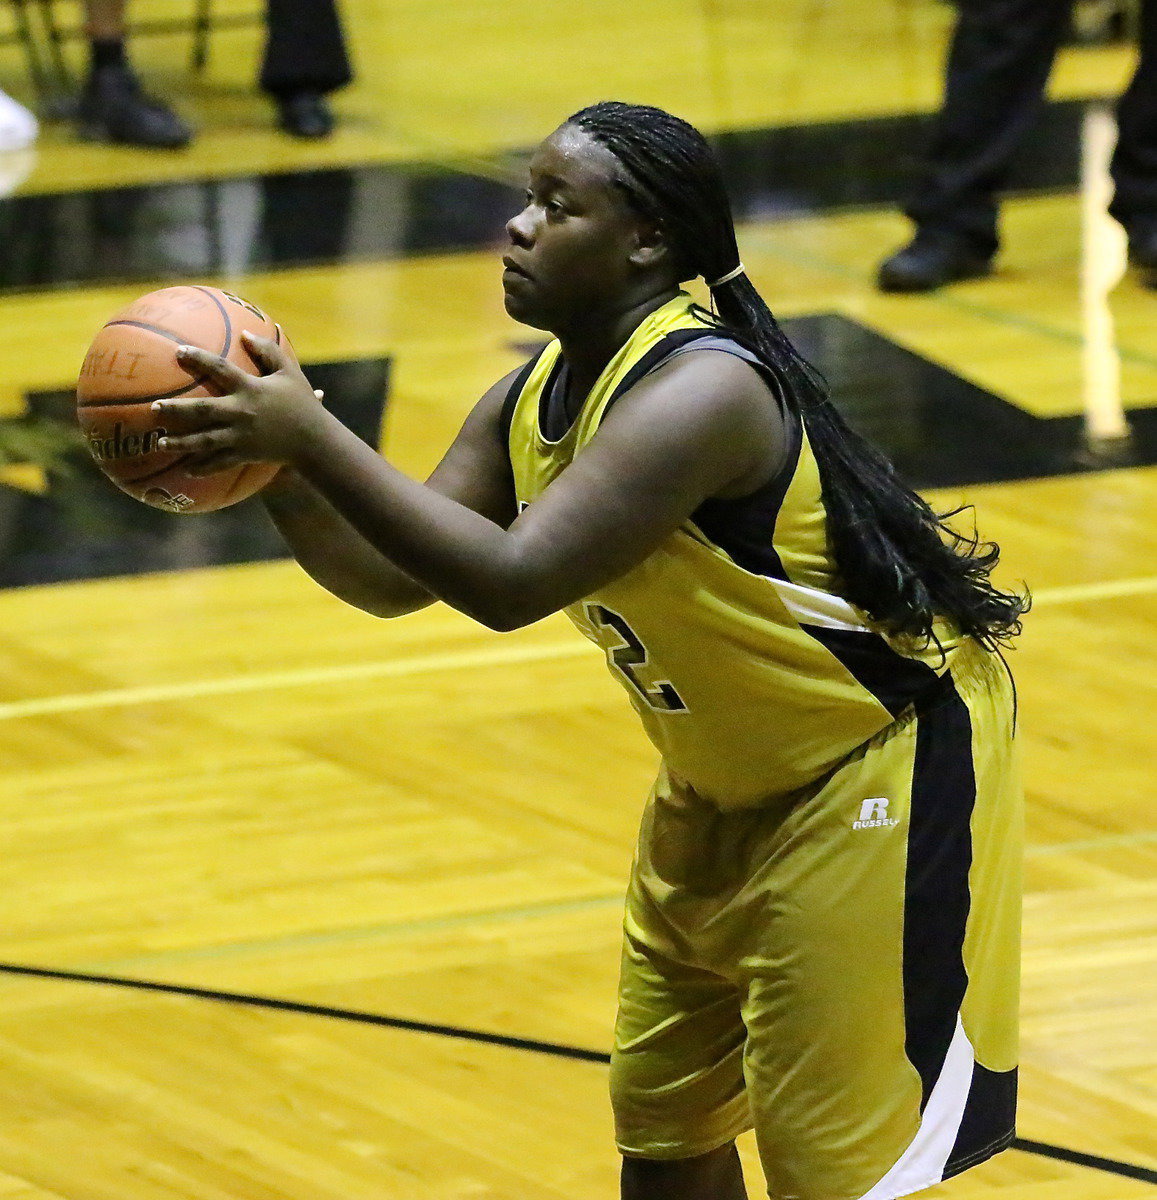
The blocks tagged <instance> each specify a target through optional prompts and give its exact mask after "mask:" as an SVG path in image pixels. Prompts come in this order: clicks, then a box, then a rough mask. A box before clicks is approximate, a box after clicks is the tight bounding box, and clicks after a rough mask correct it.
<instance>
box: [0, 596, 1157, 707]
mask: <svg viewBox="0 0 1157 1200" xmlns="http://www.w3.org/2000/svg"><path fill="white" fill-rule="evenodd" d="M1150 592H1157V575H1150V576H1145V577H1143V578H1138V579H1117V580H1111V581H1107V582H1104V583H1078V584H1073V585H1072V586H1070V587H1056V588H1042V589H1041V590H1040V591H1039V592H1035V593H1034V594H1033V604H1034V605H1035V606H1037V607H1046V608H1047V607H1050V606H1053V605H1060V604H1078V603H1083V602H1085V601H1089V600H1107V599H1117V598H1122V597H1126V596H1138V595H1144V594H1147V593H1150ZM592 653H596V651H594V650H593V648H592V647H591V645H590V644H589V643H588V642H586V641H584V640H582V639H580V638H576V639H574V640H573V641H572V640H568V641H566V642H548V643H545V644H543V645H536V646H517V647H511V646H494V647H491V648H484V649H480V650H463V651H458V652H455V653H450V654H424V655H416V656H412V657H409V658H400V659H388V660H384V661H380V662H368V663H349V664H347V665H345V666H340V667H312V668H302V669H299V670H294V671H270V672H265V673H255V674H251V675H231V676H225V677H223V678H219V679H199V680H193V681H191V682H189V683H167V684H157V685H155V686H152V687H135V688H107V689H104V690H101V691H93V692H72V693H64V694H62V695H58V696H41V697H37V698H34V699H29V700H10V701H8V702H6V703H3V704H0V721H15V720H19V719H21V718H26V717H45V716H54V715H57V714H62V713H70V712H84V711H87V710H91V709H99V708H128V707H132V706H134V705H139V704H168V703H172V702H174V701H181V700H201V699H206V698H209V697H213V696H236V695H242V694H244V693H246V692H263V691H272V690H276V689H280V688H295V687H311V686H316V685H322V684H334V683H345V682H349V681H352V680H361V679H397V678H402V677H405V676H412V675H423V674H428V673H433V672H436V671H469V670H477V669H484V668H487V667H504V666H514V665H517V664H519V663H543V662H559V661H564V660H566V659H569V658H581V657H582V656H583V655H587V654H592Z"/></svg>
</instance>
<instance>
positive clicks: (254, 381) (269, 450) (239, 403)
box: [153, 332, 325, 475]
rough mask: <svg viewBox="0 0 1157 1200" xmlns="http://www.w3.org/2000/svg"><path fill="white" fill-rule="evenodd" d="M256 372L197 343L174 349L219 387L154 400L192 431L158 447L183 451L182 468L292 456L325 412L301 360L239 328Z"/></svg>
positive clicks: (206, 470) (203, 469) (201, 469)
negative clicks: (218, 393) (217, 393)
mask: <svg viewBox="0 0 1157 1200" xmlns="http://www.w3.org/2000/svg"><path fill="white" fill-rule="evenodd" d="M242 337H243V338H244V341H245V345H246V348H247V349H248V351H249V353H250V355H251V356H252V358H253V360H254V362H255V363H256V364H257V365H258V366H259V367H260V368H261V370H262V372H263V373H262V374H261V375H250V374H249V373H248V372H246V371H243V370H242V369H241V368H240V367H237V366H235V365H234V364H233V363H231V362H228V361H227V360H226V359H224V358H220V357H218V356H217V355H215V354H211V353H209V351H207V350H202V349H199V348H198V347H196V346H182V347H180V349H179V350H178V351H177V358H178V360H179V361H180V363H181V365H182V366H183V367H185V368H186V369H187V370H189V371H190V372H192V373H195V374H196V375H198V376H202V377H204V378H206V379H207V380H208V381H209V382H210V383H212V384H213V385H215V386H216V387H218V388H220V389H221V390H222V391H224V392H225V393H226V395H223V396H202V397H198V398H196V399H187V400H185V399H180V398H173V399H168V400H158V401H156V403H155V404H154V405H153V411H154V412H156V413H157V414H158V415H159V416H171V417H179V418H180V423H181V425H182V427H183V428H185V429H191V432H187V433H180V434H175V433H174V434H169V435H167V436H166V437H165V439H164V441H163V446H162V448H163V449H165V450H167V451H170V452H174V453H177V454H182V455H190V456H191V457H190V458H189V459H188V460H187V463H186V470H188V471H189V473H190V474H194V475H208V474H211V473H213V472H215V471H220V470H222V469H224V468H226V467H231V466H236V465H237V464H239V463H247V462H278V463H292V462H293V461H294V460H295V458H296V456H297V455H298V454H300V452H301V451H302V449H303V448H304V447H305V446H306V445H307V444H308V442H309V440H310V439H311V437H312V436H313V435H314V432H315V431H316V429H317V427H318V423H319V422H320V421H322V420H324V419H325V410H324V409H323V408H322V407H321V405H320V404H319V403H318V400H319V397H318V395H317V394H316V393H315V392H314V390H313V388H312V387H311V386H310V383H309V381H308V380H307V379H306V378H305V376H304V375H303V374H302V372H301V368H300V367H299V366H298V365H297V363H296V362H295V361H294V360H293V359H292V358H291V357H290V356H289V355H288V354H287V353H286V351H285V350H284V348H283V347H281V346H279V345H278V344H277V343H276V342H274V341H272V340H271V339H269V338H263V337H258V336H256V335H254V334H251V333H248V332H246V333H244V334H242Z"/></svg>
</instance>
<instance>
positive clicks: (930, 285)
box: [876, 231, 992, 292]
mask: <svg viewBox="0 0 1157 1200" xmlns="http://www.w3.org/2000/svg"><path fill="white" fill-rule="evenodd" d="M991 270H992V256H991V255H990V254H982V253H981V252H980V251H978V250H977V249H975V248H974V247H973V246H970V245H969V244H968V243H967V242H965V241H963V240H962V239H961V238H958V237H953V236H952V235H951V234H943V233H935V234H933V233H928V232H924V231H921V232H920V233H917V234H916V236H915V237H914V238H913V239H912V240H911V241H910V242H909V243H908V245H906V246H905V247H904V248H903V249H901V250H897V251H896V253H895V254H893V255H892V256H891V257H890V258H886V259H884V261H883V262H882V263H881V264H880V271H879V274H878V275H877V277H876V285H877V286H878V287H879V289H880V291H882V292H930V291H933V290H934V289H935V288H938V287H943V286H944V285H945V284H946V283H954V282H956V280H958V279H976V278H978V277H979V276H981V275H987V274H988V273H989V272H990V271H991Z"/></svg>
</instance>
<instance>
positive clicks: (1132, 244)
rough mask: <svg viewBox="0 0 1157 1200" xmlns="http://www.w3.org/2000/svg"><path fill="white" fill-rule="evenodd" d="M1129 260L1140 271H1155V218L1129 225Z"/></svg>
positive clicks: (1156, 243)
mask: <svg viewBox="0 0 1157 1200" xmlns="http://www.w3.org/2000/svg"><path fill="white" fill-rule="evenodd" d="M1129 262H1131V263H1132V264H1133V266H1135V267H1140V268H1141V270H1142V271H1157V219H1155V220H1153V221H1145V222H1143V223H1138V224H1135V225H1130V226H1129Z"/></svg>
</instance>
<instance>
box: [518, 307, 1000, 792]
mask: <svg viewBox="0 0 1157 1200" xmlns="http://www.w3.org/2000/svg"><path fill="white" fill-rule="evenodd" d="M705 316H706V315H705V314H704V313H703V312H702V310H701V309H698V308H697V307H696V306H695V305H694V304H693V302H692V300H691V298H690V296H688V295H686V294H685V293H681V294H680V295H679V296H678V297H676V298H675V299H674V300H672V301H670V302H669V303H668V304H666V305H664V306H663V307H662V308H660V309H658V310H657V311H655V312H653V313H652V314H651V315H650V316H648V317H647V318H646V319H645V320H644V321H643V322H642V324H640V325H639V327H638V328H637V329H636V330H635V332H634V333H633V334H632V335H631V337H630V339H629V340H628V341H627V342H626V344H625V345H624V346H623V347H622V348H621V349H620V350H619V352H618V353H617V354H616V355H615V357H614V358H613V359H612V360H611V362H610V363H608V365H607V367H606V369H605V370H604V371H603V373H602V375H601V376H600V377H599V379H598V380H597V382H596V383H595V385H594V387H593V388H592V389H591V392H590V394H589V395H588V396H587V398H586V400H585V401H584V403H583V407H582V409H581V411H580V413H579V415H578V417H577V419H575V420H574V422H573V423H571V424H570V425H569V427H566V422H565V417H563V416H562V413H561V397H562V393H563V388H562V386H561V381H562V379H563V377H564V375H565V370H566V368H565V363H564V362H563V360H562V358H561V353H560V351H561V348H560V346H559V344H558V342H557V341H555V342H552V343H551V344H550V345H548V346H547V348H546V349H545V350H544V351H543V352H542V353H541V354H540V355H539V357H538V358H537V359H536V360H534V361H533V362H532V363H530V364H528V365H527V368H526V369H525V370H524V371H523V372H522V373H521V375H520V376H519V378H518V379H517V380H516V382H515V384H514V386H513V387H512V389H511V395H510V397H509V399H508V404H507V419H508V420H509V450H510V462H511V466H512V469H513V474H514V483H515V488H516V492H517V497H518V503H519V509H520V511H521V509H522V508H523V507H524V506H525V505H528V504H533V503H534V501H535V499H536V498H537V497H538V496H539V495H540V494H541V493H542V492H543V491H544V490H545V489H546V488H547V487H548V486H549V485H550V483H551V481H552V480H553V479H555V478H556V477H557V476H558V475H559V473H560V472H562V471H563V470H565V469H566V467H567V466H568V465H569V464H570V462H571V461H572V460H573V459H574V458H575V456H576V455H578V454H580V453H582V450H583V447H584V446H585V445H586V444H587V442H589V441H590V440H591V438H593V437H594V436H595V435H596V434H597V432H598V428H599V424H600V422H601V421H602V419H603V417H604V416H605V414H606V412H607V410H608V408H609V406H610V405H611V404H613V403H614V402H615V401H616V400H617V399H618V398H619V397H620V396H621V395H623V393H624V392H625V391H627V390H628V389H629V388H630V387H631V386H633V384H634V383H635V382H637V380H638V379H639V378H641V377H642V376H643V375H644V374H646V373H647V372H648V371H650V370H653V369H654V368H655V367H656V366H658V365H659V363H660V362H663V361H666V360H667V359H668V358H669V357H670V356H671V355H672V354H677V353H683V352H686V350H687V349H689V348H696V347H697V346H699V347H710V348H711V349H714V350H717V351H718V350H729V351H730V352H734V353H737V354H739V355H740V357H746V358H748V361H753V356H751V355H750V354H749V353H748V352H746V351H745V350H744V349H743V348H742V347H740V346H739V345H738V344H737V343H735V342H731V341H723V342H721V341H720V337H721V331H720V330H718V329H717V328H716V327H715V326H713V325H712V324H711V323H710V321H708V320H707V319H705ZM724 336H725V335H724ZM758 369H760V371H761V374H763V375H764V378H765V379H767V381H768V384H769V392H770V394H769V402H775V403H779V400H778V395H777V389H776V386H775V383H774V380H772V379H770V378H769V373H768V371H767V369H766V368H763V367H762V366H760V367H759V368H758ZM784 415H785V422H786V424H787V428H788V434H789V438H788V441H789V454H788V461H787V462H786V464H785V466H784V467H783V469H782V470H781V471H780V473H779V475H778V476H777V478H776V479H774V480H772V481H771V483H769V484H768V485H767V486H766V487H764V488H761V489H760V490H759V492H757V493H755V494H754V495H753V496H751V497H745V498H743V499H742V500H711V501H708V502H707V503H705V504H704V505H702V506H701V507H700V509H699V510H697V511H696V512H695V513H693V514H692V516H691V518H690V519H689V520H688V521H686V522H685V523H684V524H683V525H682V526H681V527H680V528H679V529H677V530H676V531H675V532H674V533H673V534H672V535H671V536H670V537H669V538H668V539H667V541H666V542H665V543H664V544H663V545H661V546H660V547H659V548H658V549H657V550H656V551H654V552H653V553H652V554H651V555H650V556H649V557H648V558H646V559H645V560H644V561H643V562H641V563H639V564H638V565H637V566H636V567H634V568H633V569H632V570H630V571H628V572H627V574H625V575H623V576H622V577H620V578H619V579H616V580H615V581H614V582H612V583H610V584H608V585H606V586H605V587H603V588H600V589H599V591H598V592H596V593H595V594H594V595H591V596H588V597H586V598H585V599H584V600H582V601H580V602H578V603H576V604H572V605H570V606H569V607H568V608H567V609H566V610H565V611H566V613H567V616H568V617H570V619H571V620H572V621H573V622H574V624H575V625H576V626H577V627H578V629H579V630H580V631H581V632H582V633H583V634H584V635H585V636H586V637H588V638H589V639H590V640H591V641H593V642H595V643H597V644H598V645H600V646H601V647H602V648H603V649H604V650H605V652H606V655H607V662H608V665H609V666H610V668H611V671H612V673H613V674H614V675H615V676H616V677H617V678H618V680H619V681H620V683H622V684H623V686H624V687H625V688H626V690H627V693H628V695H629V697H630V700H631V703H632V704H633V705H634V707H635V710H636V711H637V712H638V713H639V716H640V717H641V718H642V721H643V724H644V726H645V728H646V731H647V734H648V736H649V737H650V739H651V741H652V742H653V743H654V744H655V746H656V747H657V748H658V749H659V751H660V752H661V753H662V755H663V758H664V760H665V762H666V765H667V767H668V769H669V770H670V771H673V772H675V773H676V774H677V775H678V776H680V777H682V778H683V779H684V780H685V781H686V782H687V783H689V784H690V785H691V786H692V787H693V788H694V789H695V791H696V792H697V793H699V794H700V795H701V796H703V797H704V798H705V799H707V800H709V801H711V802H712V803H714V804H715V805H717V806H718V807H720V808H724V809H730V808H741V807H747V806H751V805H755V804H759V803H762V802H766V801H767V800H769V799H772V798H774V797H778V796H783V795H785V794H786V793H790V792H793V791H794V790H796V789H798V788H800V787H802V786H805V785H807V784H809V783H812V782H814V781H815V780H816V779H818V778H819V777H821V776H822V775H824V774H825V773H826V772H828V771H829V770H831V769H832V768H833V767H834V766H835V765H836V764H837V763H838V762H840V760H841V759H843V758H844V757H845V756H846V755H847V754H849V753H850V752H851V751H852V750H854V749H855V748H856V747H857V746H859V745H861V744H862V743H863V742H865V741H866V740H867V739H868V738H870V737H872V735H873V734H875V733H878V732H879V731H880V730H881V729H883V728H884V727H885V726H887V725H888V724H889V723H890V722H892V721H893V720H894V719H895V718H896V717H897V716H898V715H899V714H900V713H901V712H903V711H904V710H905V709H907V708H908V707H910V706H911V705H912V704H914V703H919V702H920V701H921V700H922V699H924V698H926V697H930V696H931V695H933V694H934V693H936V692H937V691H938V690H939V688H940V686H941V684H942V681H943V677H944V676H945V675H946V674H947V673H948V671H949V669H950V667H951V665H952V663H953V661H954V659H955V658H957V657H958V656H959V655H968V656H971V655H972V654H975V653H980V654H983V653H984V651H983V650H982V649H981V648H980V647H979V646H978V645H977V644H976V643H974V642H972V641H971V640H970V639H965V638H961V637H960V636H959V635H958V634H956V633H955V632H954V631H953V630H952V628H951V627H950V626H947V625H946V624H945V625H944V626H943V627H938V630H937V632H938V635H939V636H940V641H941V644H942V646H943V653H941V650H940V649H939V648H937V647H936V646H935V645H934V644H933V645H931V646H927V647H926V646H923V645H921V644H917V645H907V644H902V643H901V642H899V641H897V640H896V639H889V638H887V637H885V636H883V635H882V634H881V632H880V631H879V629H878V628H877V627H874V626H873V624H872V623H871V621H870V620H869V619H868V618H867V617H866V616H865V615H864V613H862V612H861V611H860V610H858V609H856V608H855V607H853V606H852V605H851V604H849V603H848V602H847V601H846V600H844V599H842V598H841V597H840V595H839V582H838V574H837V571H836V567H835V564H834V562H833V559H832V556H831V552H830V549H829V547H828V541H827V533H826V522H825V513H824V506H823V500H822V497H821V490H820V479H819V472H818V469H817V466H816V462H815V459H814V457H813V455H812V452H811V448H810V446H809V445H808V440H807V435H806V433H805V432H804V430H803V428H802V424H801V422H800V421H799V420H798V418H797V417H795V415H794V414H792V413H790V412H789V411H787V410H786V409H785V410H784Z"/></svg>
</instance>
